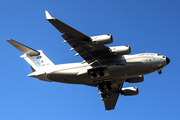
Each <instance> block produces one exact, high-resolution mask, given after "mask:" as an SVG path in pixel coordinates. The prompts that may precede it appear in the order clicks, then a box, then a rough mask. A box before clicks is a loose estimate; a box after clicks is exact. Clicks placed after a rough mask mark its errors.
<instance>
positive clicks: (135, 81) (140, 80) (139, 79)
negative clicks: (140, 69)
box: [125, 75, 144, 83]
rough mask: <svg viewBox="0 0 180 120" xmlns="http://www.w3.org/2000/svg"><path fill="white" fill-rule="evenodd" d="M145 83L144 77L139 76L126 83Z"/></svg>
mask: <svg viewBox="0 0 180 120" xmlns="http://www.w3.org/2000/svg"><path fill="white" fill-rule="evenodd" d="M143 81H144V77H143V75H139V76H135V77H131V78H128V79H127V80H126V81H125V82H128V83H139V82H143Z"/></svg>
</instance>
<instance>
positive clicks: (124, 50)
mask: <svg viewBox="0 0 180 120" xmlns="http://www.w3.org/2000/svg"><path fill="white" fill-rule="evenodd" d="M109 51H110V52H111V53H112V54H114V55H127V54H130V53H131V47H130V46H128V45H126V46H115V47H109Z"/></svg>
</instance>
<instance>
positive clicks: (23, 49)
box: [7, 39, 40, 56]
mask: <svg viewBox="0 0 180 120" xmlns="http://www.w3.org/2000/svg"><path fill="white" fill-rule="evenodd" d="M7 41H8V42H9V43H10V44H11V45H13V46H14V47H15V48H17V49H18V50H19V51H21V52H22V53H24V54H25V55H32V56H36V55H39V54H40V53H39V52H38V51H36V50H34V49H32V48H29V47H27V46H25V45H23V44H21V43H18V42H16V41H14V40H11V39H10V40H7Z"/></svg>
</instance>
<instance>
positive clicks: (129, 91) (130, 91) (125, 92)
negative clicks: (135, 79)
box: [121, 87, 139, 96]
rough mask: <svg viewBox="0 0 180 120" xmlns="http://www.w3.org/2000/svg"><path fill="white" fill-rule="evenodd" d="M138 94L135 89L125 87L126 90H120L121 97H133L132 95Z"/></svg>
mask: <svg viewBox="0 0 180 120" xmlns="http://www.w3.org/2000/svg"><path fill="white" fill-rule="evenodd" d="M138 93H139V90H138V88H137V87H126V88H122V90H121V95H124V96H133V95H137V94H138Z"/></svg>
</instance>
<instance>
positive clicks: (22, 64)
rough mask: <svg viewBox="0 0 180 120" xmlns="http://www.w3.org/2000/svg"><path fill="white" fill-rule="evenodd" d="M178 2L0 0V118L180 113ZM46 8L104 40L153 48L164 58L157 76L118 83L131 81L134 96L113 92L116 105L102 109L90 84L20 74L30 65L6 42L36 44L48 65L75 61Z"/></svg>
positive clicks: (146, 49)
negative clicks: (167, 61) (108, 36)
mask: <svg viewBox="0 0 180 120" xmlns="http://www.w3.org/2000/svg"><path fill="white" fill-rule="evenodd" d="M179 6H180V1H179V0H136V1H135V0H114V1H112V0H96V1H92V0H86V1H84V0H76V1H74V0H38V1H37V0H31V1H25V0H4V1H3V0H1V1H0V11H1V19H0V32H1V34H0V45H1V47H0V49H1V50H0V54H1V63H0V64H1V69H0V72H1V79H0V96H1V97H0V119H1V120H32V119H33V120H40V119H44V120H47V119H53V120H62V119H66V120H72V119H79V120H84V119H86V120H92V119H103V120H106V119H107V120H109V119H123V120H129V119H138V120H144V119H146V120H152V119H163V120H169V119H179V117H180V116H179V108H180V104H179V99H180V94H179V91H180V88H179V84H180V81H179V67H180V66H179V59H180V55H179V51H180V22H179V21H180V17H179V15H180V7H179ZM45 10H48V11H49V13H50V14H51V15H52V16H53V17H56V18H58V19H59V20H61V21H63V22H65V23H67V24H68V25H70V26H72V27H74V28H76V29H77V30H79V31H81V32H83V33H84V34H86V35H88V36H94V35H101V34H112V35H113V37H114V42H113V43H112V44H110V45H108V46H117V45H130V46H131V48H132V54H136V53H149V52H150V53H151V52H152V53H160V54H163V55H165V56H167V57H169V58H170V59H171V63H170V64H169V65H168V66H166V67H165V68H164V70H163V73H162V75H159V74H158V73H157V72H155V73H152V74H149V75H146V76H145V81H144V82H142V83H138V84H128V83H125V85H124V87H129V86H137V87H138V88H139V91H140V92H139V95H137V96H131V97H125V96H120V97H119V99H118V102H117V104H116V108H115V110H113V111H105V110H104V103H103V102H102V101H100V100H99V99H100V96H99V95H98V91H96V88H93V87H89V86H83V85H70V84H62V83H55V82H53V83H49V82H43V81H39V80H38V79H34V78H29V77H27V75H28V74H29V73H31V69H30V67H29V65H28V64H27V63H26V61H25V60H24V59H21V58H20V57H19V56H20V55H22V53H21V52H19V51H18V50H16V49H15V48H14V47H13V46H11V45H10V44H9V43H8V42H6V40H7V39H14V40H16V41H18V42H21V43H23V44H25V45H27V46H29V47H31V48H34V49H37V50H38V49H41V50H43V51H44V53H45V54H46V55H47V56H48V57H49V58H50V59H51V60H52V61H53V62H54V63H55V64H62V63H72V62H80V61H82V60H83V59H82V58H81V57H74V54H75V51H72V52H70V51H69V49H70V48H71V47H70V46H69V45H68V44H67V43H65V44H63V39H62V38H61V34H60V33H59V31H57V30H56V29H55V28H54V27H53V26H52V25H51V24H50V23H49V22H48V21H46V20H45V13H44V11H45Z"/></svg>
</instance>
